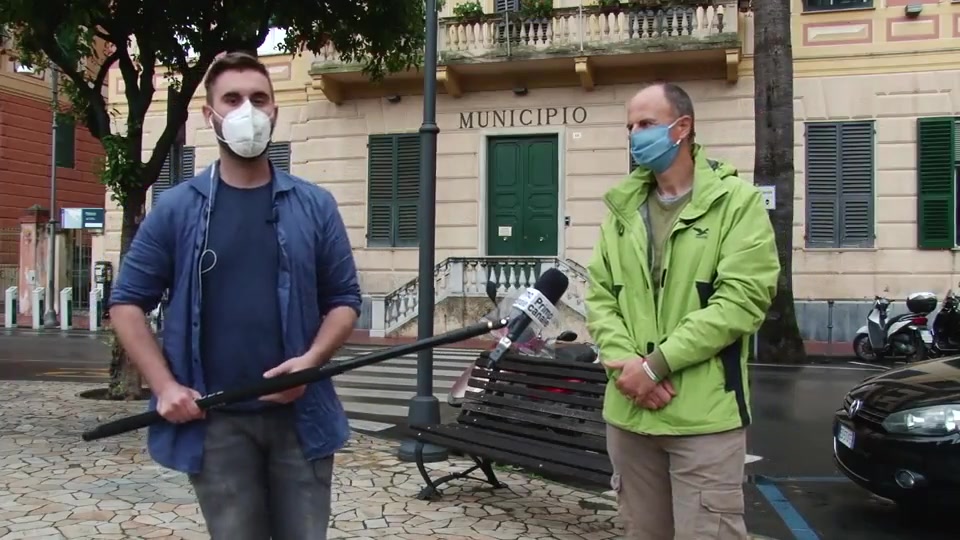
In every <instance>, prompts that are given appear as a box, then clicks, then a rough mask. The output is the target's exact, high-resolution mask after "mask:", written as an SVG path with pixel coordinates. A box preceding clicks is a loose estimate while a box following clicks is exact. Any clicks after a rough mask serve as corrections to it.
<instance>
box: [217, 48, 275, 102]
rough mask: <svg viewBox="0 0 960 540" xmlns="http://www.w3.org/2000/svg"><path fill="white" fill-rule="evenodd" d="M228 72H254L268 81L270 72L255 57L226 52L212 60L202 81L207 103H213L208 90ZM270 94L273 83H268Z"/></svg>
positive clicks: (242, 53)
mask: <svg viewBox="0 0 960 540" xmlns="http://www.w3.org/2000/svg"><path fill="white" fill-rule="evenodd" d="M228 71H256V72H257V73H259V74H261V75H263V76H264V77H266V78H267V80H268V81H270V71H268V70H267V66H265V65H263V63H261V62H260V60H258V59H257V57H256V56H253V55H251V54H248V53H245V52H228V53H226V54H224V55H223V56H221V57H220V58H217V59H216V60H214V61H213V63H212V64H210V69H208V70H207V76H206V79H205V80H204V81H203V89H204V90H205V91H206V93H207V103H210V102H212V101H213V96H212V95H211V93H210V89H211V88H213V85H214V83H216V82H217V79H219V78H220V76H221V75H223V74H224V73H226V72H228ZM270 93H271V94H272V93H273V81H270Z"/></svg>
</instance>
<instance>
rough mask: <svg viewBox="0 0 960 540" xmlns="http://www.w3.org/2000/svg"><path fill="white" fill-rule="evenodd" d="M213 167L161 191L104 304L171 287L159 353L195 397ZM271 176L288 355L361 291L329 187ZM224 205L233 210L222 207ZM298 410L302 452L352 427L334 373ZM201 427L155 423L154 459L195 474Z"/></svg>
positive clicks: (311, 453) (151, 300) (333, 442)
mask: <svg viewBox="0 0 960 540" xmlns="http://www.w3.org/2000/svg"><path fill="white" fill-rule="evenodd" d="M271 167H272V166H271ZM214 168H215V167H212V166H211V167H208V168H207V169H206V170H205V171H204V172H203V173H201V174H200V175H199V176H196V177H195V178H192V179H190V180H187V181H185V182H183V183H181V184H179V185H177V186H176V187H174V188H172V189H169V190H167V191H166V192H164V193H163V195H161V196H160V197H159V200H158V201H157V203H156V204H155V205H154V207H153V209H152V210H151V211H150V212H149V213H147V215H146V217H145V219H144V221H143V223H141V225H140V229H139V231H138V232H137V234H136V236H135V237H134V239H133V241H132V243H131V244H130V249H129V250H128V251H127V254H126V255H125V256H124V258H123V260H122V261H121V264H120V268H119V271H118V273H117V280H116V283H115V284H114V287H113V291H112V293H111V297H110V300H109V304H110V305H116V304H133V305H136V306H139V307H141V308H142V309H143V310H144V311H147V312H149V311H150V310H152V309H154V308H155V307H156V306H157V304H158V303H159V302H160V299H161V295H162V294H163V292H164V290H166V289H169V296H168V298H167V299H166V302H167V303H166V304H165V305H164V325H163V330H162V334H161V336H162V338H163V339H162V343H163V345H162V349H163V354H164V356H165V357H166V359H167V361H168V364H169V367H170V371H171V372H172V373H173V376H174V378H175V379H176V380H177V381H178V382H179V383H180V384H183V385H184V386H187V387H190V388H194V389H196V390H197V391H198V392H200V394H206V392H207V390H206V388H205V385H204V380H203V369H202V364H201V358H200V302H201V293H202V291H201V286H200V279H199V278H200V275H199V272H198V264H199V262H200V260H199V259H200V253H201V252H202V250H203V244H204V238H205V235H206V224H207V220H206V213H207V212H209V207H208V204H207V203H208V201H210V200H211V199H212V200H213V201H214V204H215V202H216V184H217V183H216V182H211V174H215V173H214V172H213V171H212V169H214ZM273 174H274V179H275V181H274V183H273V184H274V194H273V200H274V209H275V211H274V213H275V215H276V219H277V223H276V230H277V239H278V241H279V245H280V259H279V261H278V264H279V265H280V272H279V280H278V287H277V295H278V296H279V299H280V308H281V322H282V325H283V340H284V349H285V351H284V352H285V354H286V356H287V358H293V357H295V356H299V355H301V354H304V353H305V352H306V351H307V350H308V349H309V348H310V345H311V344H312V342H313V340H314V338H315V336H316V334H317V331H318V330H319V328H320V324H321V322H322V321H323V318H324V317H325V315H326V313H328V312H329V311H330V310H331V309H333V308H335V307H338V306H349V307H352V308H354V309H355V310H357V312H358V313H359V310H360V302H361V299H360V288H359V285H358V283H357V269H356V264H355V262H354V259H353V252H352V250H351V247H350V242H349V239H348V238H347V232H346V227H345V226H344V223H343V219H342V218H341V216H340V213H339V210H338V209H337V203H336V201H335V200H334V198H333V196H332V195H331V194H330V192H328V191H327V190H325V189H323V188H321V187H319V186H316V185H314V184H310V183H308V182H306V181H304V180H301V179H299V178H296V177H293V176H291V175H289V174H287V173H285V172H283V171H280V170H277V169H276V168H273ZM211 189H212V190H213V193H211ZM224 210H225V211H230V210H229V209H219V208H218V211H224ZM237 294H243V292H242V291H237ZM156 406H157V403H156V398H153V399H151V400H150V404H149V407H150V409H151V410H153V409H155V408H156ZM295 409H296V415H297V431H298V435H299V438H300V444H301V446H302V447H303V451H304V454H305V455H306V457H307V459H310V460H313V459H318V458H322V457H326V456H329V455H330V454H333V453H334V452H336V451H337V450H339V449H340V448H342V447H343V445H344V444H345V443H346V441H347V439H348V437H349V430H350V428H349V425H348V423H347V417H346V413H345V412H344V410H343V406H342V404H341V403H340V400H339V398H338V397H337V394H336V392H335V390H334V387H333V382H332V381H331V380H330V379H327V380H323V381H319V382H316V383H313V384H310V385H308V386H307V390H306V392H305V393H304V395H303V397H301V398H300V399H298V400H297V401H296V402H295ZM205 426H206V423H205V422H204V421H196V422H190V423H187V424H179V425H176V424H171V423H168V422H160V423H158V424H155V425H153V426H151V427H150V428H149V432H148V439H147V448H148V449H149V452H150V455H151V457H153V459H154V460H155V461H156V462H157V463H159V464H160V465H162V466H164V467H167V468H170V469H174V470H177V471H180V472H185V473H197V472H200V469H201V465H202V463H203V440H204V429H205Z"/></svg>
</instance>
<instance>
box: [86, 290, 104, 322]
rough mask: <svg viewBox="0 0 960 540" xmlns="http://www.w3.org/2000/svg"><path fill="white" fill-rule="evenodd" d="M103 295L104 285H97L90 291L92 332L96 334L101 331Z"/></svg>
mask: <svg viewBox="0 0 960 540" xmlns="http://www.w3.org/2000/svg"><path fill="white" fill-rule="evenodd" d="M102 294H103V285H100V284H99V283H98V284H97V286H96V287H94V288H93V290H92V291H90V311H89V313H90V331H91V332H96V331H97V330H99V329H100V318H101V315H100V309H101V308H100V296H101V295H102Z"/></svg>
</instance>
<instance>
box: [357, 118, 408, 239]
mask: <svg viewBox="0 0 960 540" xmlns="http://www.w3.org/2000/svg"><path fill="white" fill-rule="evenodd" d="M367 148H368V157H367V165H368V172H367V175H368V178H367V189H368V191H367V212H368V215H367V245H368V246H371V247H412V246H416V245H417V242H418V237H417V222H418V213H419V206H418V205H419V203H420V135H419V134H417V133H403V134H391V135H370V137H369V139H368V142H367Z"/></svg>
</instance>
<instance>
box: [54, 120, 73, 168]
mask: <svg viewBox="0 0 960 540" xmlns="http://www.w3.org/2000/svg"><path fill="white" fill-rule="evenodd" d="M56 114H57V148H56V153H57V155H56V160H57V167H63V168H65V169H72V168H74V167H75V166H76V161H77V160H76V158H77V156H76V153H77V148H76V146H77V145H76V141H77V137H76V120H74V119H73V117H72V116H70V115H69V114H62V113H56Z"/></svg>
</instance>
